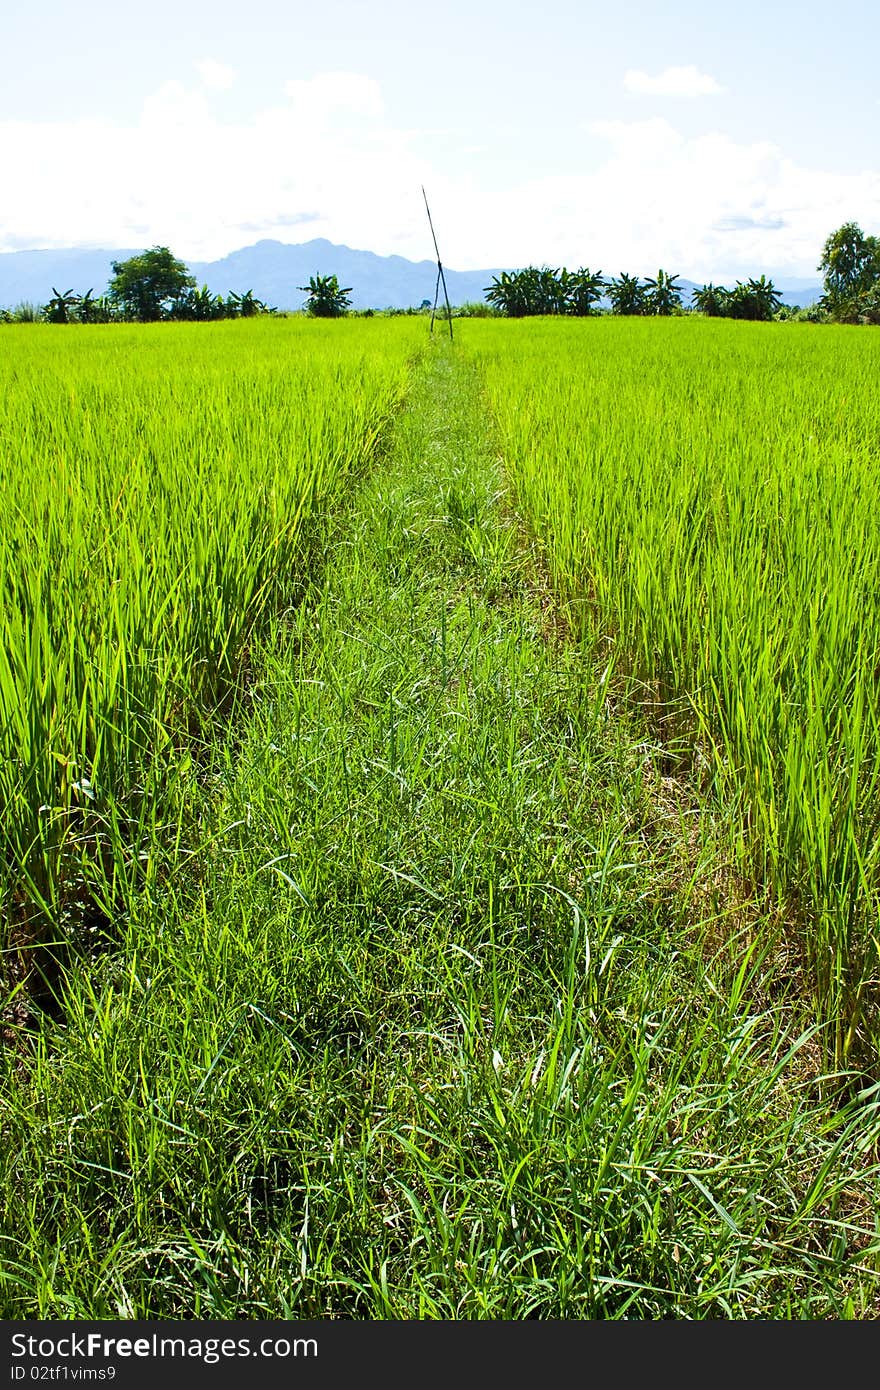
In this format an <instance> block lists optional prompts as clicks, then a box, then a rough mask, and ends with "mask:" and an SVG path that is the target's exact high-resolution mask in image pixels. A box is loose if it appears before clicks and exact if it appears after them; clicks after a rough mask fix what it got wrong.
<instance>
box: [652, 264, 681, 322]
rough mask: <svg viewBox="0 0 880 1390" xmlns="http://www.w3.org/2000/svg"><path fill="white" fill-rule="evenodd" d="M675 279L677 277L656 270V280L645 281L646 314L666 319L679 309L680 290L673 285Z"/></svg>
mask: <svg viewBox="0 0 880 1390" xmlns="http://www.w3.org/2000/svg"><path fill="white" fill-rule="evenodd" d="M677 279H678V276H677V275H667V273H666V271H665V270H658V271H657V279H656V280H646V281H645V301H646V311H647V313H649V314H662V315H664V316H666V317H668V315H670V314H674V313H675V312H676V310H677V309H680V308H681V290H680V289H679V288H678V286H677V285H676V283H675V282H676V280H677Z"/></svg>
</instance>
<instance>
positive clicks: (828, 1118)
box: [0, 317, 880, 1320]
mask: <svg viewBox="0 0 880 1390" xmlns="http://www.w3.org/2000/svg"><path fill="white" fill-rule="evenodd" d="M0 332H2V345H3V349H4V355H3V357H2V358H0V387H2V391H0V451H2V460H3V469H2V473H0V501H2V508H0V517H2V518H3V520H2V522H0V577H2V594H3V604H2V609H0V810H2V820H0V889H2V911H3V932H4V938H3V959H4V962H5V966H6V969H5V972H4V975H3V980H2V998H0V1030H2V1033H0V1038H2V1044H3V1045H2V1049H0V1313H2V1315H3V1316H4V1317H6V1318H8V1319H21V1318H33V1317H44V1318H51V1319H61V1318H64V1319H68V1318H118V1317H122V1318H139V1319H191V1318H198V1319H204V1318H208V1319H235V1320H238V1319H276V1318H309V1319H312V1318H316V1319H318V1318H325V1317H326V1318H356V1319H386V1318H388V1319H398V1320H399V1319H425V1320H434V1319H457V1318H476V1319H536V1318H546V1319H559V1318H566V1319H581V1318H602V1319H618V1318H619V1319H632V1318H683V1319H693V1318H699V1319H709V1318H723V1319H743V1318H761V1319H767V1318H772V1319H806V1318H809V1319H827V1318H857V1319H866V1318H874V1317H876V1315H877V1309H878V1306H880V1304H878V1298H880V1231H878V1224H877V1211H878V1210H880V1162H878V1154H880V1091H878V1083H877V1073H876V1068H877V1057H878V1023H877V1018H878V1013H877V1007H876V997H875V990H876V980H877V977H878V961H877V952H878V944H877V938H878V932H877V925H876V916H877V903H878V897H877V890H878V886H880V885H878V872H880V856H878V851H877V846H876V816H877V812H876V809H875V808H876V806H877V804H878V802H877V783H878V779H880V731H878V708H877V689H876V682H877V674H878V671H880V665H878V657H880V652H878V646H880V620H878V604H877V597H878V595H877V573H876V571H877V565H878V563H880V560H878V544H877V531H878V526H880V522H878V521H877V520H876V516H877V508H876V504H875V502H876V498H875V493H876V483H875V476H874V467H875V464H876V460H877V456H878V433H880V415H878V402H877V398H876V391H875V382H876V380H877V377H878V372H877V367H878V365H880V364H878V353H880V335H877V334H873V333H872V332H871V331H870V330H835V329H832V328H827V327H822V328H818V329H814V328H811V327H810V326H801V325H786V324H779V325H776V324H774V325H767V326H759V325H749V324H740V323H719V322H707V321H700V320H691V319H681V320H674V321H667V322H664V321H659V320H657V321H619V320H615V319H610V318H609V319H605V318H603V319H598V320H595V321H589V320H587V321H584V320H581V321H576V322H565V321H554V320H540V321H536V320H531V321H528V320H527V321H519V322H516V321H513V322H503V321H473V322H469V321H463V322H462V321H459V324H458V328H457V333H456V342H455V344H454V345H450V344H448V342H446V341H444V340H443V339H442V337H441V336H440V335H439V334H437V335H435V337H434V338H433V339H429V337H428V335H427V332H426V326H425V322H424V320H423V319H418V318H411V319H407V318H400V319H394V320H387V319H382V318H378V317H377V318H375V319H373V320H369V321H365V320H363V319H359V320H348V321H342V322H329V323H328V322H325V323H322V322H320V321H298V320H268V321H261V320H255V321H244V322H235V323H219V324H213V325H166V324H160V325H156V326H155V327H125V326H116V325H112V326H107V327H95V328H75V327H73V328H64V327H57V328H52V327H48V326H44V325H33V326H22V327H20V328H13V327H7V328H3V329H2V330H0ZM59 943H62V944H63V949H58V944H59Z"/></svg>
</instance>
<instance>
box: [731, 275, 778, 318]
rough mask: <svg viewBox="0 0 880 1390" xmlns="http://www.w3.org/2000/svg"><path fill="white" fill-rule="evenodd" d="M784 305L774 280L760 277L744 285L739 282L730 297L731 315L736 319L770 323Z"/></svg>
mask: <svg viewBox="0 0 880 1390" xmlns="http://www.w3.org/2000/svg"><path fill="white" fill-rule="evenodd" d="M781 303H782V298H781V296H780V294H779V292H778V291H777V289H776V287H775V285H774V284H773V281H772V280H768V279H766V278H765V276H763V275H762V276H760V278H759V279H757V280H749V281H748V282H747V283H746V284H743V283H742V281H741V280H737V282H736V288H735V289H733V290H731V292H730V295H729V297H728V305H729V314H730V317H731V318H734V319H751V320H753V321H757V322H760V323H769V322H770V320H771V319H772V318H773V315H774V314H775V313H776V311H777V309H778V308H779V306H780V305H781Z"/></svg>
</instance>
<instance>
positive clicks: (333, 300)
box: [297, 275, 351, 319]
mask: <svg viewBox="0 0 880 1390" xmlns="http://www.w3.org/2000/svg"><path fill="white" fill-rule="evenodd" d="M297 289H298V290H302V291H303V293H304V294H307V295H308V298H307V299H306V302H305V304H304V305H303V308H304V309H305V311H306V313H307V314H311V316H312V318H316V319H336V318H340V317H341V316H342V315H343V314H344V313H345V312H346V310H347V309H350V308H351V299H350V295H351V285H347V286H346V287H345V288H344V289H343V288H341V287H340V284H339V281H338V280H337V278H336V276H335V275H312V276H310V277H309V283H308V284H307V285H297Z"/></svg>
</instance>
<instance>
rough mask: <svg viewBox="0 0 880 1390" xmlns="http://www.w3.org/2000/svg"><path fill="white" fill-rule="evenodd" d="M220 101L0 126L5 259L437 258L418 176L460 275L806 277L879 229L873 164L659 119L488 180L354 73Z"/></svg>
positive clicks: (453, 144) (609, 127) (189, 95)
mask: <svg viewBox="0 0 880 1390" xmlns="http://www.w3.org/2000/svg"><path fill="white" fill-rule="evenodd" d="M213 101H214V98H213V96H212V92H211V91H210V90H209V89H207V88H206V87H205V86H204V85H203V84H198V83H194V84H193V86H192V87H187V86H185V85H184V84H182V83H180V82H166V83H164V84H163V85H162V86H161V87H160V88H159V89H158V90H157V91H156V92H154V93H153V94H152V95H151V96H150V97H149V98H148V100H147V101H146V102H145V103H144V106H143V110H142V112H141V115H140V117H139V119H138V120H137V121H136V122H134V123H132V124H130V125H129V126H127V127H119V126H116V125H113V124H112V123H110V122H109V121H100V120H89V121H79V122H76V123H61V122H57V123H50V122H0V185H2V186H3V188H4V189H6V190H7V192H8V194H9V196H8V197H7V198H5V199H4V200H3V202H2V204H0V250H18V249H22V248H25V247H28V246H31V247H37V246H50V247H51V246H55V247H60V246H74V245H84V246H103V247H108V248H112V247H137V246H149V245H154V244H160V245H168V246H170V247H171V248H172V249H173V250H174V251H175V253H176V254H177V255H179V256H182V257H183V258H184V259H186V260H189V261H194V260H213V259H215V258H217V257H219V256H222V255H225V254H226V253H227V252H229V251H231V250H234V249H235V248H236V247H239V246H244V245H247V244H249V243H251V242H253V241H256V240H257V239H258V238H260V237H277V238H278V239H279V240H281V241H288V240H308V239H310V238H311V237H318V236H321V237H326V238H328V239H329V240H331V241H338V242H345V243H347V244H348V245H350V246H356V247H361V248H365V249H369V250H373V251H377V252H379V253H381V254H389V253H391V252H396V253H397V254H399V255H403V256H408V257H410V258H411V259H413V260H422V259H430V258H431V256H432V254H433V248H432V245H431V241H430V233H429V231H428V227H427V222H426V219H425V212H424V204H423V203H422V197H421V191H420V186H421V184H423V183H424V184H425V186H426V188H427V190H428V196H429V198H430V200H431V210H432V213H433V216H434V221H435V225H436V227H437V233H438V237H439V240H440V248H441V251H442V254H443V260H444V262H445V263H446V264H448V265H449V266H452V267H456V268H462V269H463V268H466V267H475V266H477V267H479V266H483V267H485V266H515V265H525V264H527V263H528V262H530V261H537V262H541V261H547V262H551V263H552V264H554V265H560V264H567V265H569V266H577V265H581V264H587V265H590V266H593V267H594V268H595V267H600V268H602V269H603V270H605V271H606V272H609V273H615V274H616V273H617V272H619V271H620V270H629V271H630V272H633V273H639V274H645V273H652V272H653V271H655V270H656V269H657V267H658V266H661V265H662V266H663V267H664V268H665V269H667V270H669V271H671V272H677V273H679V274H682V275H686V276H691V277H693V278H697V279H699V278H703V277H705V278H707V279H709V278H712V279H714V280H716V281H717V280H720V279H730V278H731V277H733V276H743V275H748V274H760V273H761V272H762V271H766V272H768V273H774V274H789V275H791V276H792V277H795V276H798V277H804V276H807V277H812V276H813V275H814V274H815V267H816V263H817V261H818V259H819V255H820V253H821V247H822V243H823V241H824V239H825V237H826V236H827V235H828V233H829V232H830V231H831V230H833V229H834V228H835V227H837V226H839V225H840V224H841V223H843V222H845V221H848V220H850V219H854V220H855V221H858V222H860V223H861V224H862V226H863V227H864V228H865V230H866V231H875V230H877V229H880V171H878V170H877V169H874V170H865V171H864V172H862V173H851V174H838V173H833V172H830V171H827V170H822V169H816V168H808V167H805V166H803V165H799V164H796V163H795V162H794V161H793V160H791V159H789V158H788V157H787V156H786V155H785V153H784V151H782V150H781V149H779V148H778V147H777V146H775V145H773V144H770V143H769V142H766V141H758V142H754V143H750V144H742V143H738V142H737V141H735V140H733V139H731V138H730V137H729V136H727V135H724V134H722V133H719V132H714V133H709V134H703V135H698V136H686V135H684V134H682V133H681V132H680V131H679V130H677V129H676V127H675V126H674V125H673V124H671V123H670V122H669V121H667V120H664V119H661V118H659V117H654V118H652V119H648V120H641V121H604V122H599V123H596V124H594V125H592V126H591V127H590V128H589V131H588V134H589V136H590V137H591V139H592V147H591V145H590V143H589V142H585V149H586V150H587V153H586V154H585V156H584V160H583V163H582V166H581V168H579V169H572V170H570V171H569V172H566V173H561V174H556V175H553V176H552V177H550V176H548V177H534V178H528V177H526V176H520V177H519V179H518V180H517V181H516V182H511V183H508V184H507V186H505V187H503V188H499V187H497V182H496V186H495V187H490V186H488V185H487V181H486V177H485V169H486V158H485V155H481V154H474V155H473V156H472V157H470V156H466V155H463V153H462V148H461V140H460V138H459V137H458V136H457V135H456V134H455V133H454V132H453V133H452V134H451V135H450V138H449V140H448V141H446V142H441V141H438V140H434V139H432V140H430V141H427V142H425V141H424V140H423V137H424V132H414V131H404V130H400V129H397V128H396V127H395V126H394V125H393V123H391V122H390V121H389V119H388V117H387V115H386V114H385V113H384V109H383V103H382V93H381V91H380V89H379V87H378V85H377V84H376V83H375V82H374V81H372V79H370V78H369V77H365V76H361V75H359V74H356V73H338V72H337V73H323V74H318V75H316V76H314V77H312V78H310V79H308V80H300V81H296V82H291V83H290V84H289V86H288V88H287V89H286V99H283V100H279V102H278V103H277V104H275V105H272V106H268V107H266V108H264V109H263V110H260V111H258V112H256V113H254V114H253V115H252V116H250V117H249V118H238V119H237V120H234V121H232V120H225V121H224V120H220V119H219V118H218V116H217V114H216V112H215V111H214V109H213V104H212V103H213ZM422 148H428V149H430V150H431V157H430V159H427V158H425V157H423V156H422V154H421V152H420V151H421V149H422ZM444 160H445V161H446V162H445V163H444V162H443V161H444ZM84 171H85V174H87V175H88V176H87V177H86V176H84ZM817 278H818V277H817Z"/></svg>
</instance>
